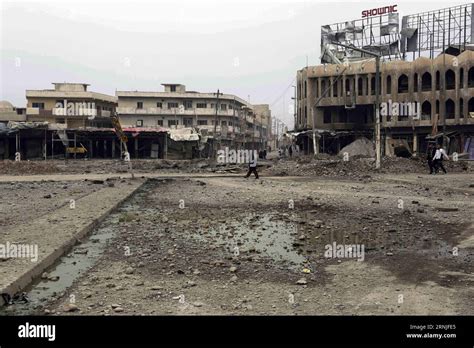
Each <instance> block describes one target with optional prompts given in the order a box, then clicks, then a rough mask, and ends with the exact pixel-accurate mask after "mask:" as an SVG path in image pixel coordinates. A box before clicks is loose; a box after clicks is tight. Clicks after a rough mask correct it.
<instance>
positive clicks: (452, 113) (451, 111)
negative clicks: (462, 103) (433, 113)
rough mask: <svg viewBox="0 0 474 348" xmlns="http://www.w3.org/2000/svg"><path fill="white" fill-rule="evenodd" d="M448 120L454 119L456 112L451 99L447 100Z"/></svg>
mask: <svg viewBox="0 0 474 348" xmlns="http://www.w3.org/2000/svg"><path fill="white" fill-rule="evenodd" d="M445 113H446V118H447V119H453V118H454V116H455V114H456V111H455V107H454V102H453V101H452V100H451V99H448V100H446V111H445Z"/></svg>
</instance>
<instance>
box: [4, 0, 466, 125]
mask: <svg viewBox="0 0 474 348" xmlns="http://www.w3.org/2000/svg"><path fill="white" fill-rule="evenodd" d="M467 2H468V1H465V2H463V1H461V2H457V1H443V2H434V1H424V2H420V1H418V2H414V1H396V0H394V1H372V2H360V1H346V2H336V1H331V2H321V1H281V0H279V1H274V0H251V1H249V0H240V1H226V0H189V1H179V0H178V1H156V0H155V1H140V0H138V1H137V0H133V1H131V0H130V1H121V0H119V1H107V0H93V1H90V0H82V1H64V0H61V1H60V0H57V1H49V0H44V1H43V0H39V1H21V0H20V1H18V0H15V1H10V0H0V4H1V8H0V11H1V17H0V22H1V26H0V34H1V36H0V50H1V66H0V68H1V70H0V72H1V75H0V79H1V85H0V87H1V89H0V99H2V100H8V101H10V102H12V103H13V104H14V105H15V106H20V107H21V106H25V104H26V99H25V90H26V89H46V88H52V85H51V82H63V81H68V82H84V83H89V84H91V86H90V89H91V90H93V91H95V92H101V93H107V94H111V95H114V94H115V90H146V91H162V86H161V85H160V84H161V83H182V84H184V85H186V87H187V89H188V90H194V91H201V92H214V91H216V90H217V89H218V88H219V89H220V90H221V92H224V93H231V94H236V95H238V96H239V97H241V98H244V99H247V100H248V99H250V102H251V103H265V104H270V105H271V109H272V114H273V116H276V117H278V118H280V119H281V120H283V121H284V122H286V123H287V124H289V125H290V127H292V125H293V115H292V111H291V113H290V110H292V108H291V103H292V101H291V97H292V94H293V88H291V85H292V84H293V83H294V80H295V75H296V71H297V70H298V69H300V68H302V67H304V66H305V65H306V62H307V61H308V63H309V65H315V64H318V63H319V52H320V50H319V42H320V27H321V25H323V24H331V23H335V22H343V21H346V20H353V19H358V18H361V11H362V10H366V9H371V8H374V7H381V6H387V5H393V4H398V10H399V12H400V15H407V14H413V13H418V12H423V11H428V10H434V9H438V8H443V7H448V6H453V5H459V4H462V3H467Z"/></svg>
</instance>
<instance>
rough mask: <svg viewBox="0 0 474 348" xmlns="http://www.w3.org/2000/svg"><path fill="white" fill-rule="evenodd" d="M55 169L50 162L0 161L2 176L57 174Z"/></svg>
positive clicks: (57, 170) (57, 169)
mask: <svg viewBox="0 0 474 348" xmlns="http://www.w3.org/2000/svg"><path fill="white" fill-rule="evenodd" d="M58 172H59V168H57V167H56V166H55V165H54V164H51V162H44V161H10V160H3V161H0V174H3V175H20V174H21V175H34V174H51V173H58Z"/></svg>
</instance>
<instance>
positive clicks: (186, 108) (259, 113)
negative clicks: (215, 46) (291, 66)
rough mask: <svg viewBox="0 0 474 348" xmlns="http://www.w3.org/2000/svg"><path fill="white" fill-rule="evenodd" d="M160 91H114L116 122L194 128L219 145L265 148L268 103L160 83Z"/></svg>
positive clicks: (132, 125)
mask: <svg viewBox="0 0 474 348" xmlns="http://www.w3.org/2000/svg"><path fill="white" fill-rule="evenodd" d="M163 87H164V91H117V92H116V96H117V98H118V108H117V113H118V115H119V118H120V123H121V124H123V125H125V126H129V127H137V128H150V127H165V128H168V129H170V130H171V133H178V132H175V130H179V129H183V128H190V129H195V130H196V131H197V132H199V133H200V134H202V135H203V136H210V137H213V138H214V139H215V141H216V142H218V143H219V147H222V146H234V147H239V148H248V149H254V148H255V149H262V148H264V147H266V145H267V141H268V137H269V135H270V128H271V127H270V125H271V113H270V109H269V106H268V105H265V104H264V105H252V104H250V103H248V102H247V101H245V100H243V99H241V98H239V97H237V96H235V95H231V94H224V93H220V92H216V93H200V92H195V91H187V90H186V86H184V85H182V84H163Z"/></svg>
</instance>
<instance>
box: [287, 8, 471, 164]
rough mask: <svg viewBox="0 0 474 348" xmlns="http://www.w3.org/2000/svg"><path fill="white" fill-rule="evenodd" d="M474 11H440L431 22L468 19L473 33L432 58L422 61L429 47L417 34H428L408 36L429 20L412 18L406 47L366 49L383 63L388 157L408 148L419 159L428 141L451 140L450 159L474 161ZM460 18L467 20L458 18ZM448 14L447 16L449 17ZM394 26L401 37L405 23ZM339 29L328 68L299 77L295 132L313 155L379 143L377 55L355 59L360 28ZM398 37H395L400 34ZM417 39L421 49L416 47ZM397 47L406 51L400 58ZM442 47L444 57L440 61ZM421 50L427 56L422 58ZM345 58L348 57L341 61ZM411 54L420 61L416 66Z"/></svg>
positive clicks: (325, 45)
mask: <svg viewBox="0 0 474 348" xmlns="http://www.w3.org/2000/svg"><path fill="white" fill-rule="evenodd" d="M472 8H473V6H471V5H467V6H464V7H461V8H459V9H458V8H456V9H451V8H450V9H444V10H439V11H433V13H435V15H433V16H434V17H431V16H430V17H428V18H429V20H430V21H441V20H442V21H447V20H449V18H451V17H461V18H464V17H466V20H465V21H464V23H468V24H469V25H468V24H465V26H464V28H463V31H462V34H463V35H464V36H461V37H456V39H455V40H453V39H451V41H449V42H445V43H444V44H443V43H438V46H437V45H436V43H432V44H431V46H429V48H430V49H431V51H430V52H429V55H428V56H423V55H422V54H420V53H422V52H421V51H422V49H426V48H428V47H427V46H423V42H421V41H420V40H422V35H421V34H420V33H417V30H422V29H426V28H425V27H422V26H420V27H415V28H414V30H412V31H411V32H410V31H408V29H413V28H409V26H410V23H411V21H412V19H416V18H418V19H419V18H424V17H422V16H424V14H420V15H411V16H406V17H404V20H403V25H404V27H405V29H406V30H405V31H404V32H403V33H404V35H405V36H403V35H401V39H400V40H401V42H399V41H398V40H399V39H397V40H395V41H394V42H391V43H389V44H387V47H386V49H381V47H382V48H383V46H380V45H378V46H377V47H371V46H370V45H365V46H362V45H361V46H362V47H361V48H363V50H361V51H360V52H364V51H367V50H368V51H371V52H373V53H375V54H377V55H379V56H380V57H381V63H380V67H379V70H380V78H379V86H380V93H379V98H378V99H379V100H378V101H379V102H380V106H379V110H380V111H379V114H380V127H381V148H382V153H383V154H385V155H393V154H398V152H397V150H398V148H399V147H400V148H405V149H404V150H408V151H409V152H410V154H414V155H416V154H417V153H422V152H424V151H425V149H426V145H427V142H428V141H430V140H433V139H434V140H436V139H437V138H439V141H440V142H441V139H443V138H444V139H445V142H444V145H445V146H446V147H447V148H448V150H449V152H450V153H453V152H457V153H458V154H461V153H464V154H465V155H466V156H468V157H469V156H470V157H471V158H472V157H473V156H474V152H473V151H474V138H473V136H474V35H472V33H471V28H472V30H474V26H472V25H471V23H472V22H473V19H472ZM455 10H456V11H458V12H459V13H458V12H456V13H454V11H455ZM442 11H444V12H442ZM441 13H446V16H445V17H444V16H443V15H441ZM453 13H454V14H453ZM391 15H393V14H391ZM387 16H388V15H387ZM450 16H451V17H450ZM392 17H393V16H392ZM412 17H413V18H412ZM378 18H379V17H377V18H376V20H375V22H377V21H378ZM397 18H398V17H397ZM390 20H391V22H390ZM380 22H381V23H382V20H380ZM387 23H388V24H387V26H389V25H392V26H393V27H394V28H395V29H397V30H398V27H397V26H396V25H397V21H394V20H393V18H389V21H388V22H387ZM362 25H365V22H363V23H362ZM414 26H415V25H414ZM430 27H431V24H430ZM332 28H334V27H332ZM332 28H331V27H330V26H325V27H324V28H323V30H322V50H323V51H322V52H323V55H322V57H323V59H322V62H323V64H321V65H317V66H308V67H305V68H303V69H301V70H299V71H298V72H297V112H296V114H295V131H296V133H297V135H298V144H299V145H300V147H301V148H302V149H303V150H304V151H305V152H306V153H310V152H314V151H316V152H319V151H322V152H328V153H338V152H339V150H340V149H341V148H342V147H343V146H345V145H346V144H348V143H350V142H352V141H353V140H354V139H355V138H357V137H359V136H366V137H368V138H370V139H373V140H374V136H375V134H374V133H375V117H376V111H375V110H376V108H375V105H376V102H377V98H376V97H377V95H376V62H375V59H374V58H371V56H370V54H369V55H365V54H363V53H362V54H358V55H357V54H354V53H357V52H359V51H356V50H355V49H354V50H353V51H351V47H354V48H357V45H356V40H355V38H356V35H357V33H358V32H357V22H356V23H355V24H354V23H351V25H350V26H349V25H348V24H347V22H346V24H345V26H344V28H343V29H339V30H340V31H338V32H336V31H335V30H333V31H332V32H331V29H332ZM339 28H341V27H340V26H339ZM382 29H383V28H382ZM344 30H346V31H344ZM397 30H394V31H393V33H398V31H397ZM381 32H382V31H381ZM407 33H408V34H407ZM432 33H433V31H431V32H430V33H424V34H423V35H428V36H429V35H431V34H432ZM450 33H453V28H450V27H449V28H446V30H444V36H446V37H447V36H448V35H450ZM348 34H351V36H350V38H351V40H348V36H349V35H348ZM383 34H384V33H383V32H382V34H381V36H383ZM409 34H411V36H409ZM436 34H439V33H438V32H436ZM458 34H459V33H458ZM417 35H418V36H417ZM453 35H454V34H453ZM459 35H461V34H459ZM342 36H343V38H342V39H341V37H342ZM393 37H395V38H397V36H393ZM440 37H441V38H439V37H438V36H436V39H437V40H442V37H443V36H440ZM415 39H416V40H418V41H416V43H415V44H414V43H413V40H415ZM339 42H342V43H343V45H345V46H342V45H341V46H342V50H340V49H339V48H340V47H339V46H338V43H339ZM361 42H363V40H362V39H361ZM440 42H441V41H440ZM454 42H457V43H459V42H460V44H457V45H456V44H454ZM397 45H400V46H397ZM394 47H395V48H397V47H399V48H400V50H398V51H397V50H394ZM438 47H441V50H440V52H438V54H436V48H438ZM397 49H398V48H397ZM415 49H416V50H419V52H414V50H415ZM341 52H342V53H343V54H342V55H339V53H341ZM410 52H412V53H413V56H414V57H416V56H415V54H416V55H418V57H416V58H415V59H413V60H408V59H407V58H408V55H409V54H410ZM406 148H408V149H406ZM400 153H405V151H400Z"/></svg>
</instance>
